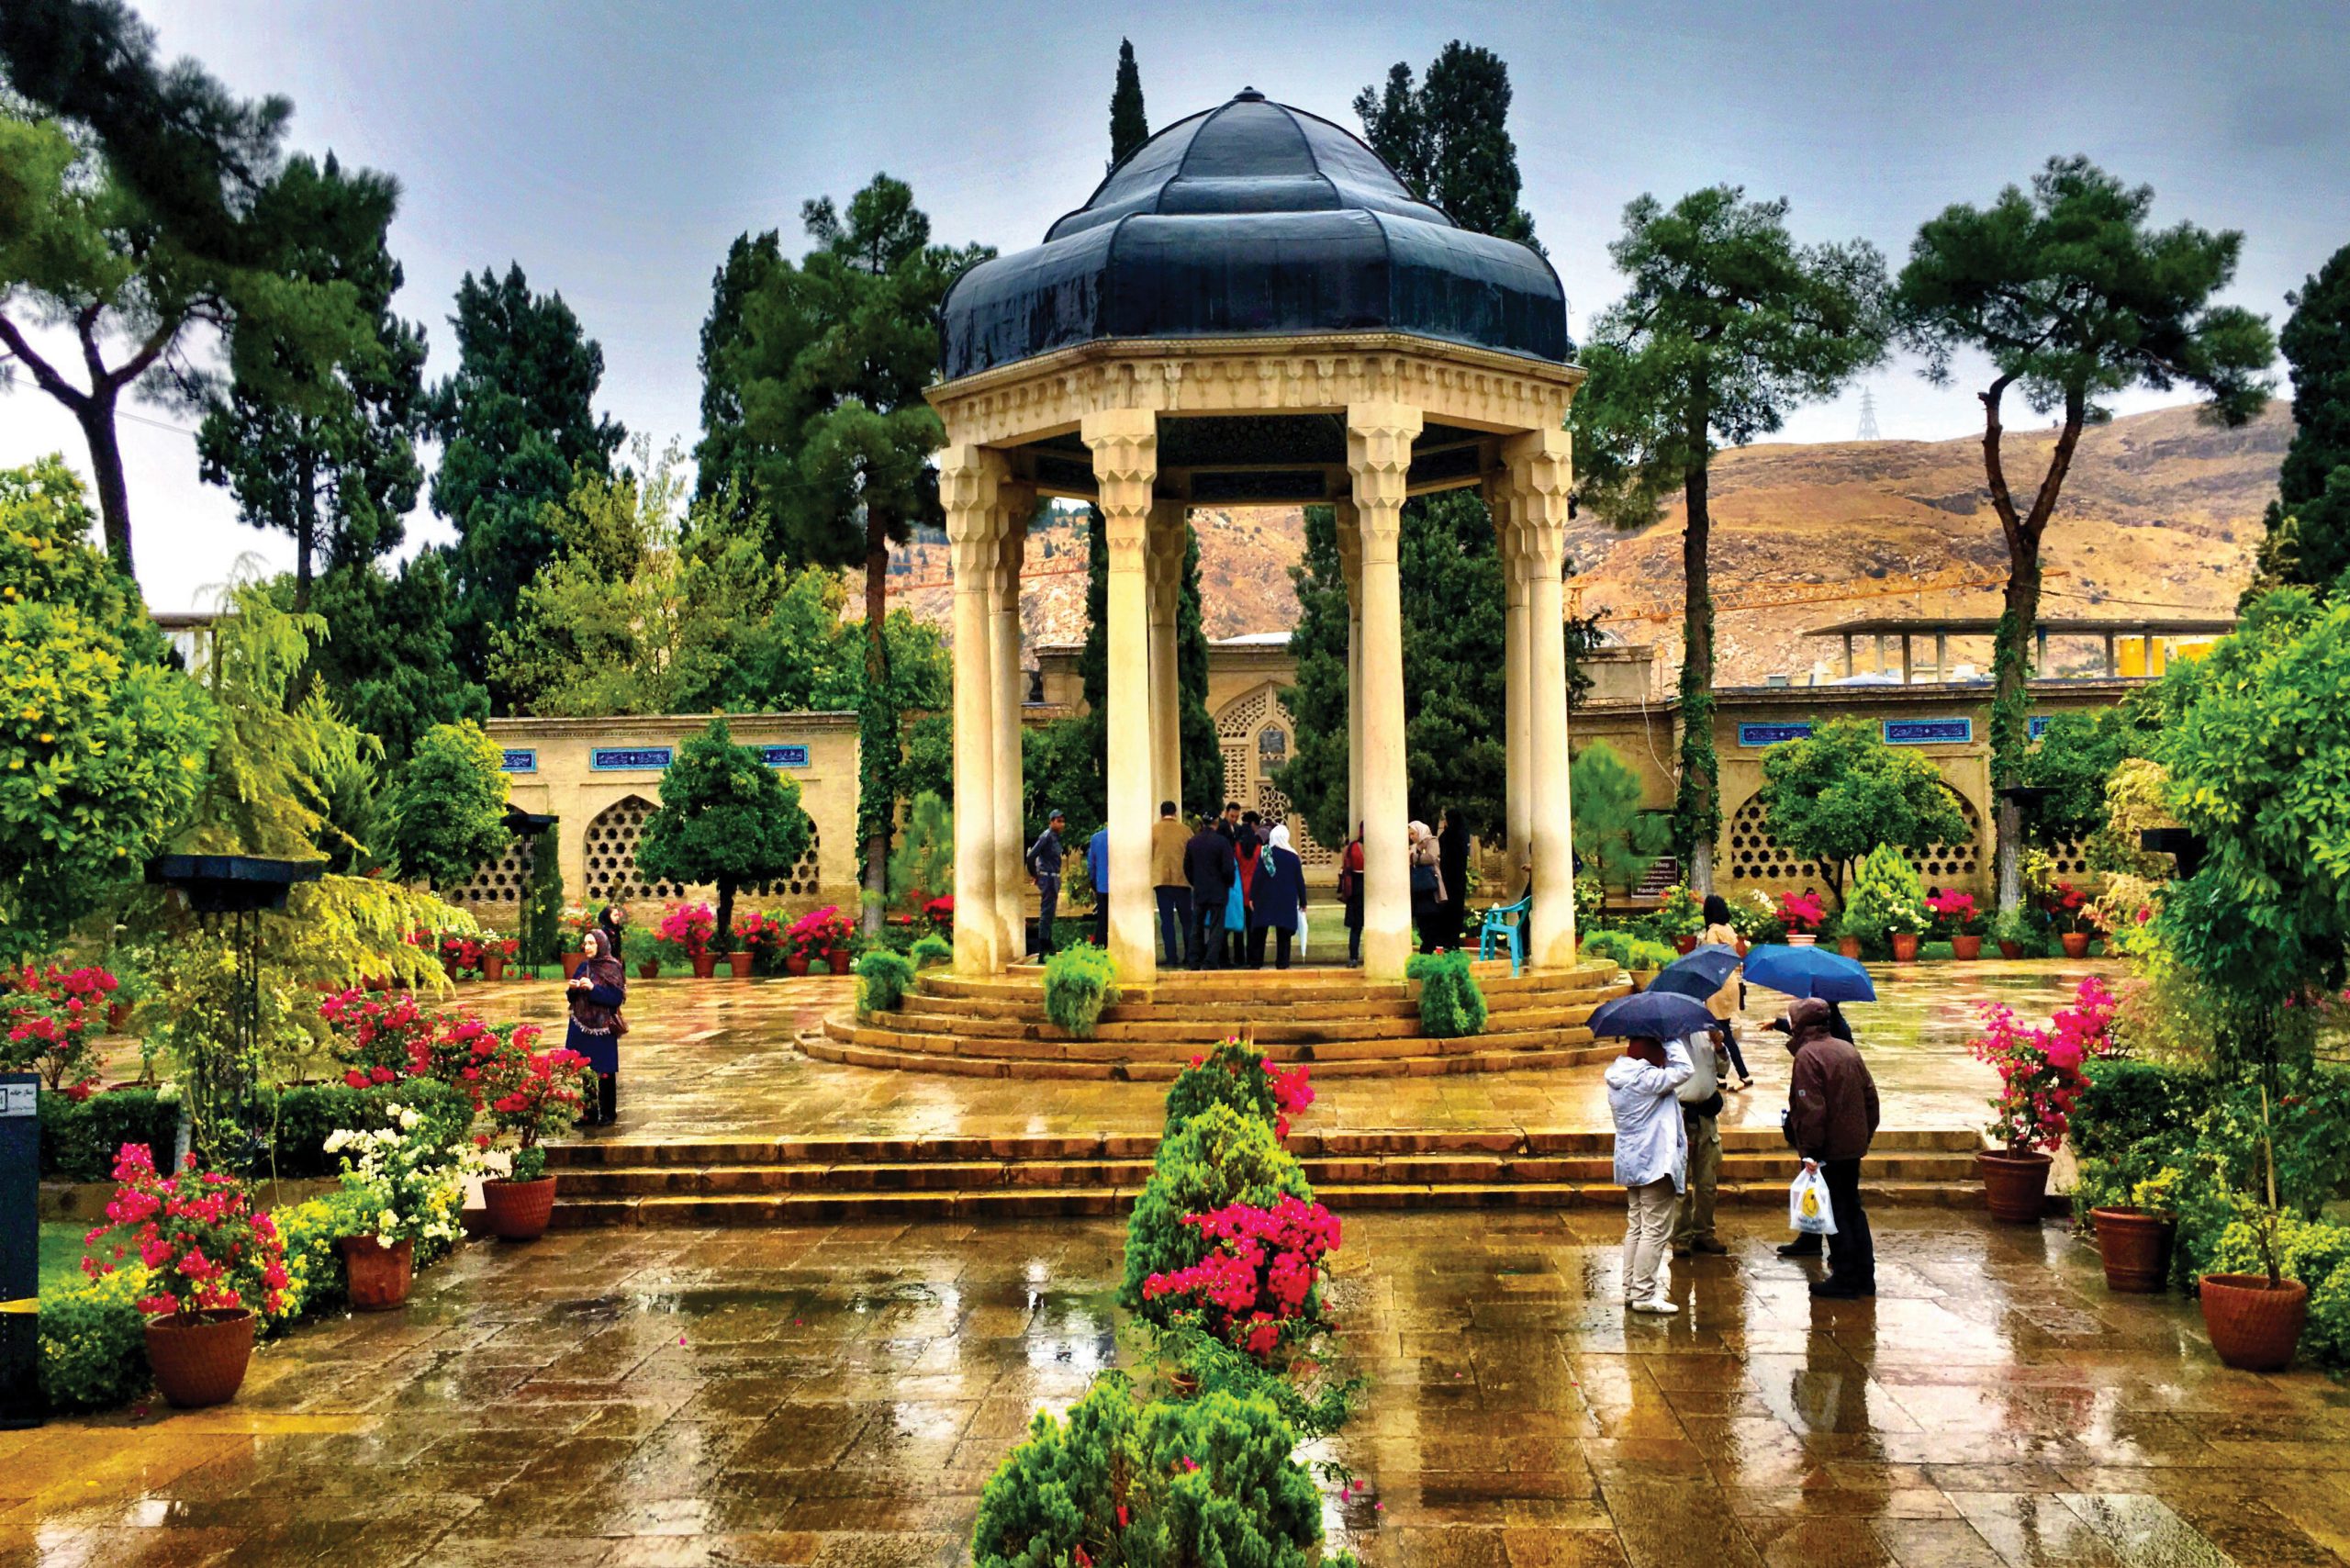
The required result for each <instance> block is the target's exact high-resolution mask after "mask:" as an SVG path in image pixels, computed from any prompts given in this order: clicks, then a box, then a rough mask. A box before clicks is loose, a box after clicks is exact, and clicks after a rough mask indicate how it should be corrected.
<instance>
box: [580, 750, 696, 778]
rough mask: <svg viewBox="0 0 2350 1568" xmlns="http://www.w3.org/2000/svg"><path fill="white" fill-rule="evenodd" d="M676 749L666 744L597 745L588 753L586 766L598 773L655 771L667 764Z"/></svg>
mask: <svg viewBox="0 0 2350 1568" xmlns="http://www.w3.org/2000/svg"><path fill="white" fill-rule="evenodd" d="M676 749H677V748H676V747H674V746H666V745H599V746H598V747H597V748H596V749H595V750H593V751H591V752H589V753H588V767H591V768H593V769H595V770H596V771H597V772H599V773H634V772H646V771H657V770H659V769H661V768H664V767H668V766H669V758H670V757H671V756H674V755H676Z"/></svg>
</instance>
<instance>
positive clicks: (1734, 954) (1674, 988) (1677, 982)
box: [1648, 942, 1738, 1002]
mask: <svg viewBox="0 0 2350 1568" xmlns="http://www.w3.org/2000/svg"><path fill="white" fill-rule="evenodd" d="M1736 969H1738V949H1737V948H1735V947H1729V946H1723V945H1722V944H1721V943H1719V942H1708V943H1707V944H1706V946H1702V947H1693V948H1691V949H1690V950H1689V951H1688V952H1687V953H1685V954H1684V955H1683V956H1682V957H1680V958H1675V959H1673V962H1671V963H1669V964H1667V965H1665V967H1664V968H1663V969H1662V970H1660V971H1659V972H1658V974H1657V977H1656V979H1654V980H1651V981H1650V982H1649V987H1648V988H1649V990H1651V991H1664V992H1665V993H1667V994H1668V995H1672V996H1690V997H1695V998H1696V999H1697V1000H1698V1001H1699V1002H1703V1001H1705V1000H1706V999H1707V997H1709V996H1711V995H1713V994H1714V992H1716V991H1719V990H1721V988H1722V982H1723V981H1724V980H1728V979H1729V977H1730V975H1731V974H1732V973H1733V972H1734V971H1735V970H1736Z"/></svg>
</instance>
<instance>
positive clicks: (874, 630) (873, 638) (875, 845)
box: [857, 509, 898, 936]
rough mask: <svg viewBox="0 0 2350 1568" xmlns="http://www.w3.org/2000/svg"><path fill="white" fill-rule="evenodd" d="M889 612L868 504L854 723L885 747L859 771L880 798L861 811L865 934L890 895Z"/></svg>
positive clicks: (881, 553) (885, 566)
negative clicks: (861, 674) (860, 684)
mask: <svg viewBox="0 0 2350 1568" xmlns="http://www.w3.org/2000/svg"><path fill="white" fill-rule="evenodd" d="M889 617H890V531H889V525H888V521H887V520H885V519H882V518H878V517H875V516H873V515H871V512H870V510H869V509H868V510H867V517H866V523H865V705H866V711H865V713H864V714H863V715H862V716H861V720H860V722H859V724H858V726H857V728H858V730H859V732H860V737H861V742H862V745H867V746H874V745H882V744H883V743H884V732H885V730H886V743H887V745H889V747H890V750H889V754H888V755H887V756H878V755H877V756H870V757H867V758H865V759H864V767H863V768H862V771H863V773H864V775H865V778H866V780H867V782H868V783H869V784H870V785H871V786H872V787H873V789H874V790H875V791H876V793H877V794H878V796H879V799H878V800H877V801H874V802H873V804H872V807H871V809H870V810H869V811H862V809H861V814H863V815H864V816H865V818H866V822H865V827H866V834H865V891H866V894H867V896H866V899H865V910H864V919H863V925H864V930H865V934H866V935H867V936H878V935H880V934H881V912H882V906H883V903H884V902H885V901H886V900H887V899H888V898H889V896H890V818H891V817H892V816H893V815H894V814H895V812H896V810H897V799H896V795H897V791H896V789H895V780H896V778H897V777H898V756H897V751H896V745H897V724H896V716H895V715H894V714H890V723H889V724H887V725H886V726H885V725H883V724H882V723H881V722H878V721H879V719H880V717H881V710H883V709H886V708H887V706H888V704H889V701H890V642H889V638H888V635H887V634H886V625H887V622H888V621H889Z"/></svg>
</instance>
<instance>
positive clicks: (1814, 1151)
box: [1786, 997, 1877, 1301]
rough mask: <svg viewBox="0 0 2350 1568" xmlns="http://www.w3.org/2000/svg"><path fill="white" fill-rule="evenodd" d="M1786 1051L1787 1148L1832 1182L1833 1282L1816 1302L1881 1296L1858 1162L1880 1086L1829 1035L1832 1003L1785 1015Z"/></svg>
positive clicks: (1818, 1287) (1850, 1050)
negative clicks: (1789, 1055) (1791, 1065)
mask: <svg viewBox="0 0 2350 1568" xmlns="http://www.w3.org/2000/svg"><path fill="white" fill-rule="evenodd" d="M1787 1048H1788V1050H1790V1051H1792V1052H1793V1053H1794V1054H1795V1072H1794V1079H1793V1082H1792V1083H1791V1084H1790V1085H1789V1088H1788V1091H1787V1122H1786V1133H1787V1142H1788V1143H1789V1144H1791V1145H1793V1146H1794V1148H1795V1150H1796V1153H1797V1154H1800V1155H1801V1156H1803V1164H1804V1169H1805V1170H1818V1171H1819V1172H1820V1173H1821V1175H1822V1176H1824V1177H1825V1178H1826V1179H1827V1182H1828V1203H1829V1208H1830V1213H1832V1214H1833V1215H1835V1218H1836V1234H1835V1235H1833V1236H1831V1237H1830V1238H1828V1277H1827V1278H1826V1279H1824V1280H1820V1281H1818V1282H1814V1283H1813V1285H1812V1287H1811V1294H1813V1295H1815V1296H1818V1297H1822V1298H1824V1299H1828V1300H1832V1301H1849V1300H1852V1299H1853V1298H1855V1297H1859V1296H1869V1295H1874V1294H1876V1247H1875V1244H1874V1242H1873V1241H1872V1240H1871V1238H1870V1237H1869V1216H1868V1215H1867V1214H1866V1213H1865V1212H1864V1211H1863V1209H1862V1207H1861V1157H1862V1156H1863V1155H1865V1154H1866V1153H1868V1151H1869V1140H1870V1139H1871V1138H1873V1137H1875V1136H1876V1124H1877V1100H1876V1081H1875V1080H1874V1079H1873V1078H1871V1077H1870V1076H1869V1070H1868V1064H1867V1063H1865V1062H1863V1060H1861V1053H1860V1052H1859V1050H1857V1049H1856V1048H1854V1047H1853V1046H1852V1042H1851V1041H1849V1040H1841V1039H1838V1038H1837V1037H1836V1036H1835V1035H1834V1034H1832V1033H1831V1032H1830V1029H1829V1025H1828V1003H1826V1002H1822V1001H1820V1000H1819V999H1818V998H1817V997H1805V998H1803V999H1802V1000H1801V1001H1798V1002H1795V1003H1794V1004H1792V1005H1791V1006H1789V1007H1788V1009H1787Z"/></svg>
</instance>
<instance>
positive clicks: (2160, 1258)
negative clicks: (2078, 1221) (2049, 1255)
mask: <svg viewBox="0 0 2350 1568" xmlns="http://www.w3.org/2000/svg"><path fill="white" fill-rule="evenodd" d="M2089 1218H2090V1219H2091V1220H2092V1221H2094V1222H2095V1224H2096V1226H2097V1251H2098V1257H2099V1258H2100V1259H2102V1260H2104V1263H2105V1288H2106V1289H2107V1290H2109V1291H2121V1292H2124V1293H2127V1294H2132V1295H2151V1294H2154V1292H2156V1291H2159V1290H2161V1289H2162V1288H2163V1282H2164V1281H2165V1280H2167V1279H2168V1278H2169V1277H2170V1238H2171V1234H2172V1232H2173V1230H2174V1229H2175V1228H2176V1227H2175V1226H2173V1225H2172V1224H2171V1222H2170V1221H2169V1220H2168V1219H2166V1218H2165V1217H2164V1216H2163V1215H2154V1214H2148V1213H2147V1212H2146V1211H2145V1210H2143V1209H2091V1210H2090V1211H2089Z"/></svg>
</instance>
